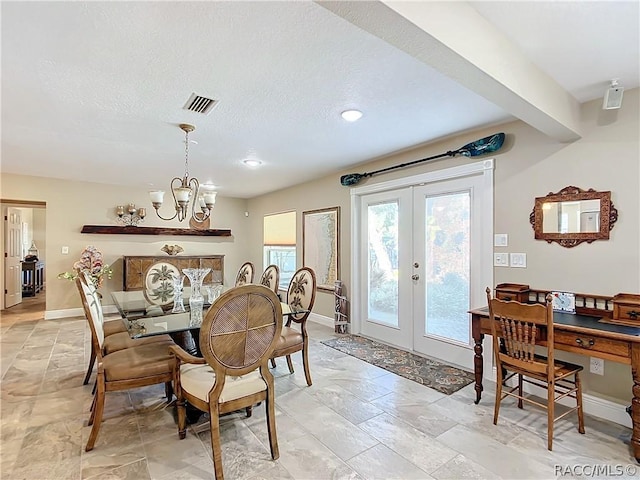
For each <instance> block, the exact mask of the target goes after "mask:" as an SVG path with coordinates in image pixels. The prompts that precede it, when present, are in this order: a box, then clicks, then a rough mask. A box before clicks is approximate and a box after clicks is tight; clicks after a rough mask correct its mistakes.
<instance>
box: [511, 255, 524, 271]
mask: <svg viewBox="0 0 640 480" xmlns="http://www.w3.org/2000/svg"><path fill="white" fill-rule="evenodd" d="M511 266H512V267H519V268H527V254H526V253H512V254H511Z"/></svg>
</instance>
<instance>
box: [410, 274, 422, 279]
mask: <svg viewBox="0 0 640 480" xmlns="http://www.w3.org/2000/svg"><path fill="white" fill-rule="evenodd" d="M411 280H420V275H416V274H414V275H411Z"/></svg>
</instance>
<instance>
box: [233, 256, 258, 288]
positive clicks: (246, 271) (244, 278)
mask: <svg viewBox="0 0 640 480" xmlns="http://www.w3.org/2000/svg"><path fill="white" fill-rule="evenodd" d="M254 273H255V268H253V263H251V262H245V263H243V264H242V266H241V267H240V269H239V270H238V275H236V284H235V286H236V287H239V286H240V285H246V284H248V283H253V275H254Z"/></svg>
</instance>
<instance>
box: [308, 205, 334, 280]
mask: <svg viewBox="0 0 640 480" xmlns="http://www.w3.org/2000/svg"><path fill="white" fill-rule="evenodd" d="M302 219H303V221H302V264H303V265H304V266H305V267H311V268H313V270H314V271H315V272H316V281H317V288H318V289H319V290H328V291H331V292H333V290H334V287H335V281H336V280H338V279H339V278H340V270H339V267H340V251H339V248H340V207H332V208H323V209H321V210H309V211H307V212H302Z"/></svg>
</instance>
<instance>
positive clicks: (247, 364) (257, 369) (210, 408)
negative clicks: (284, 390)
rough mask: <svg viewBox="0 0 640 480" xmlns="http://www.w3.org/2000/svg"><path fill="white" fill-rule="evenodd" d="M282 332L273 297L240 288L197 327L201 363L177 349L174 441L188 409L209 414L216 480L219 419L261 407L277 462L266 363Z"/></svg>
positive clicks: (219, 477)
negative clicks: (253, 406) (255, 406)
mask: <svg viewBox="0 0 640 480" xmlns="http://www.w3.org/2000/svg"><path fill="white" fill-rule="evenodd" d="M281 330H282V307H281V306H280V300H278V297H277V296H276V294H275V293H273V291H271V290H269V289H268V288H266V287H264V286H262V285H242V286H239V287H237V288H232V289H231V290H228V291H227V292H225V293H223V294H222V295H221V296H220V297H219V298H218V299H217V300H216V301H215V303H214V304H213V305H211V308H210V309H209V311H207V314H206V316H205V318H204V320H203V322H202V326H201V327H200V349H201V350H202V355H203V357H204V358H202V357H194V356H192V355H189V354H188V353H187V352H185V351H184V350H183V349H182V348H180V347H179V346H177V345H176V346H173V347H171V351H172V353H173V354H174V355H175V361H174V384H175V391H176V397H177V405H178V436H179V438H180V439H183V438H185V436H186V425H187V422H186V405H185V400H186V401H188V402H189V404H190V405H192V406H194V407H196V408H198V409H199V410H202V411H203V412H209V422H210V424H211V449H212V451H213V467H214V470H215V476H216V480H223V478H224V476H223V473H222V452H221V447H220V414H223V413H228V412H233V411H235V410H239V409H242V408H247V407H250V406H252V405H254V404H256V403H259V402H262V401H265V402H266V410H267V412H266V413H267V430H268V432H269V445H270V447H271V458H273V459H274V460H276V459H277V458H278V457H279V455H280V454H279V451H278V438H277V436H276V423H275V401H274V384H273V375H272V374H271V372H270V371H269V368H268V366H267V362H268V361H269V357H270V356H271V353H272V352H273V347H274V345H275V343H276V340H277V339H278V337H279V336H280V331H281Z"/></svg>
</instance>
